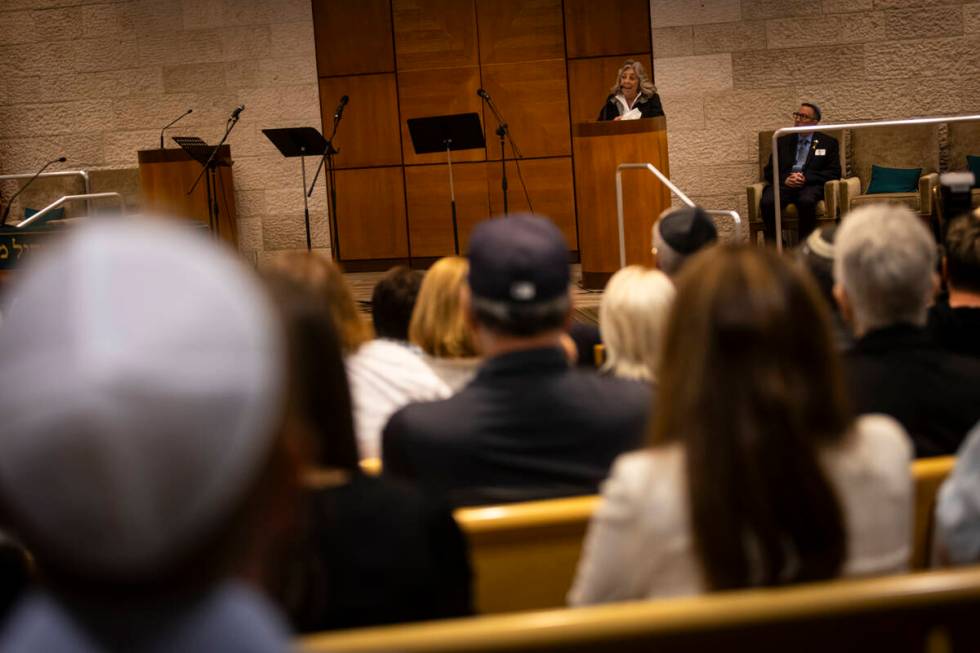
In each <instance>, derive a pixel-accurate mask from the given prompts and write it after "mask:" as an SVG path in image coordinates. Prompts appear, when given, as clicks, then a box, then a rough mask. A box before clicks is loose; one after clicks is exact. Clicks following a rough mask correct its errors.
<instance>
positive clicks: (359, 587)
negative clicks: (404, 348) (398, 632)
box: [270, 270, 472, 633]
mask: <svg viewBox="0 0 980 653" xmlns="http://www.w3.org/2000/svg"><path fill="white" fill-rule="evenodd" d="M405 277H406V275H405V272H404V270H400V271H393V272H392V273H390V274H389V275H388V276H387V277H386V280H388V281H391V280H392V279H397V278H401V279H402V281H403V282H408V281H409V280H408V279H406V278H405ZM383 283H384V282H383ZM391 285H393V286H395V287H396V288H397V287H401V284H400V283H393V284H391ZM409 285H410V284H409ZM270 286H271V289H272V291H273V293H274V294H275V296H276V298H277V300H278V303H279V304H280V307H281V309H282V311H283V313H284V318H285V323H286V330H287V335H288V339H289V344H290V359H291V368H292V374H291V384H290V386H291V387H290V396H291V399H292V401H293V404H294V412H295V413H296V414H297V415H298V416H299V417H300V418H301V419H302V420H303V421H304V423H305V426H306V430H307V432H308V433H309V434H310V436H311V438H310V441H309V444H308V448H309V449H310V453H311V456H310V465H309V467H308V469H307V471H306V474H305V477H304V478H305V486H306V494H305V501H304V502H303V504H302V505H303V510H302V513H301V514H302V518H301V519H300V523H299V528H298V529H297V531H296V532H295V533H294V534H293V536H292V537H291V538H290V539H289V540H288V542H287V543H286V544H285V545H284V546H283V548H282V549H281V550H279V551H277V552H276V555H275V556H274V559H273V560H274V563H275V564H274V565H272V573H271V574H270V587H271V588H273V595H274V596H276V597H277V598H278V600H279V601H280V602H281V603H282V604H283V605H284V606H285V608H286V610H287V613H288V614H289V617H290V619H291V621H292V623H293V626H294V628H296V630H298V631H300V632H304V633H306V632H314V631H318V630H327V629H333V628H350V627H357V626H369V625H376V624H388V623H397V622H402V621H415V620H420V619H436V618H442V617H452V616H459V615H464V614H470V613H471V612H472V606H471V600H470V570H469V562H468V559H467V552H466V542H465V540H464V539H463V535H462V533H461V532H460V531H459V528H458V527H457V526H456V522H455V521H454V520H453V517H452V514H451V513H450V511H449V508H448V507H447V506H445V505H438V504H434V503H432V502H431V501H429V500H426V499H424V498H423V496H422V495H421V494H420V493H419V492H418V491H417V490H416V489H415V488H414V487H412V486H409V485H406V484H403V483H399V482H396V481H394V480H391V479H389V478H387V477H381V478H378V477H369V476H365V475H364V474H362V473H361V470H360V467H359V465H358V455H357V445H356V442H355V438H354V429H353V421H352V415H351V403H350V395H349V393H348V388H347V377H346V375H345V373H344V363H343V361H342V359H341V354H340V348H339V346H338V343H337V337H336V335H335V333H334V330H333V326H332V325H331V320H330V314H329V313H328V312H327V310H326V307H325V306H323V304H322V303H320V302H318V301H317V299H316V297H315V296H313V295H311V294H310V293H309V292H308V290H307V289H304V288H302V287H299V286H297V285H295V284H293V283H290V282H287V281H285V280H283V279H276V278H273V279H271V280H270ZM391 290H392V289H391V288H389V290H388V291H384V290H383V291H382V292H381V293H380V294H381V295H384V294H385V293H386V292H389V291H391ZM378 295H379V293H378V292H375V297H376V298H377V297H378ZM382 313H384V311H382ZM378 326H379V327H380V331H379V332H380V333H385V332H386V327H385V326H384V320H382V321H381V323H380V324H378Z"/></svg>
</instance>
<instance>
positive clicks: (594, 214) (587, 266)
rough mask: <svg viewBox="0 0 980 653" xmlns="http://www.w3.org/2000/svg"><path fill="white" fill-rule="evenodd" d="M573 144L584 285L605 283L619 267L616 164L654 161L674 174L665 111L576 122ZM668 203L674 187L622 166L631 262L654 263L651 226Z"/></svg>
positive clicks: (665, 173)
mask: <svg viewBox="0 0 980 653" xmlns="http://www.w3.org/2000/svg"><path fill="white" fill-rule="evenodd" d="M572 148H573V150H574V154H575V200H576V203H577V205H578V225H579V234H578V237H579V241H578V242H579V255H580V256H581V260H582V285H583V286H585V287H586V288H603V287H604V286H605V285H606V282H607V281H608V280H609V277H611V276H612V275H613V273H614V272H616V270H618V269H619V230H618V227H617V224H616V166H618V165H619V164H621V163H652V164H653V165H654V166H656V167H657V169H658V170H660V171H661V172H663V173H664V175H667V176H670V168H669V166H668V162H667V123H666V120H665V119H664V118H663V117H662V116H661V117H658V118H645V119H640V120H622V121H620V120H616V121H609V122H583V123H578V124H576V125H575V126H574V128H573V130H572ZM669 206H670V191H669V190H668V189H667V187H666V186H664V185H663V184H662V183H660V181H659V180H658V179H657V178H656V177H654V176H653V175H651V174H650V173H649V172H647V171H645V170H624V171H623V225H624V233H625V239H626V263H627V264H633V263H638V264H642V265H652V264H653V255H652V254H651V253H650V248H651V240H650V238H651V232H650V229H651V227H652V226H653V223H654V222H655V221H656V219H657V216H659V215H660V213H661V212H662V211H663V210H664V209H666V208H668V207H669Z"/></svg>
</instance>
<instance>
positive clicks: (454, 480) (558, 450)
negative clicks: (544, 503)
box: [382, 348, 652, 506]
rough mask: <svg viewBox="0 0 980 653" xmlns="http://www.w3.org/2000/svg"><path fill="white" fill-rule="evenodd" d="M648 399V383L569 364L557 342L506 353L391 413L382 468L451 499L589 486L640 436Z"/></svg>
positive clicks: (484, 499)
mask: <svg viewBox="0 0 980 653" xmlns="http://www.w3.org/2000/svg"><path fill="white" fill-rule="evenodd" d="M651 400H652V391H651V389H650V386H649V385H647V384H645V383H640V382H638V381H626V380H623V379H617V378H612V377H602V376H598V375H597V374H595V373H594V372H589V371H585V370H581V369H573V368H570V367H569V366H568V363H567V362H566V361H565V357H564V354H563V353H562V352H561V350H559V349H555V348H545V349H535V350H530V351H522V352H514V353H510V354H504V355H501V356H497V357H494V358H492V359H490V360H488V361H486V362H485V363H484V364H483V366H482V367H481V368H480V370H479V372H478V373H477V375H476V377H475V378H474V379H473V380H472V381H471V382H470V383H469V385H467V386H466V387H465V388H463V389H462V390H461V391H460V392H459V393H458V394H456V395H455V396H453V397H450V398H449V399H445V400H443V401H435V402H430V403H420V404H411V405H409V406H406V407H405V408H403V409H401V410H400V411H398V412H397V413H395V414H394V415H393V416H392V418H391V420H390V421H389V422H388V425H387V426H386V427H385V429H384V433H383V436H382V438H383V462H384V470H385V473H386V474H387V473H391V474H395V475H398V476H403V477H407V478H409V479H412V480H414V481H416V482H417V483H418V484H419V485H420V486H421V487H423V488H425V489H427V490H429V491H431V492H433V493H436V494H437V495H439V496H440V497H444V498H448V500H449V501H450V502H451V503H452V504H453V505H455V506H463V505H475V504H485V503H500V502H507V501H528V500H532V499H543V498H549V497H558V496H571V495H577V494H592V493H595V492H597V490H598V487H599V483H600V482H601V481H602V480H604V479H605V478H606V476H607V474H608V471H609V466H610V464H611V463H612V461H613V459H614V458H615V457H616V456H618V455H619V454H620V453H623V452H624V451H628V450H630V449H633V448H636V447H638V446H639V445H640V444H641V442H642V439H643V434H644V429H645V426H646V420H647V413H648V412H649V407H650V405H651Z"/></svg>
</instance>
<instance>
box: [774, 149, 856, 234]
mask: <svg viewBox="0 0 980 653" xmlns="http://www.w3.org/2000/svg"><path fill="white" fill-rule="evenodd" d="M798 139H799V134H787V135H786V136H783V137H781V138H780V139H779V140H778V141H777V142H776V146H777V147H778V149H779V183H780V186H779V204H780V206H782V208H783V210H785V209H786V205H787V204H795V205H796V213H797V216H798V218H799V228H800V232H799V240H800V241H801V242H802V241H803V239H804V238H806V237H807V236H808V235H809V234H810V232H811V231H813V229H814V228H815V227H816V226H817V203H818V202H820V200H822V199H823V186H824V183H826V182H828V181H830V180H831V179H840V176H841V169H840V147H839V146H838V144H837V139H836V138H834V137H833V136H828V135H827V134H824V133H823V132H814V133H813V140H811V141H810V149H809V151H808V152H807V156H806V161H805V162H804V164H803V176H804V177H805V178H806V182H805V183H804V184H803V186H801V187H799V188H790V187H788V186H786V184H785V181H786V178H787V177H788V176H789V175H790V172H792V170H793V164H794V163H795V162H796V144H797V142H798ZM765 178H766V181H767V182H769V185H768V186H766V188H765V190H763V191H762V202H761V205H760V211H761V213H762V222H763V226H764V227H765V231H766V240H768V241H770V242H772V240H773V239H774V238H775V236H776V203H775V198H774V195H775V193H773V189H772V156H771V155H770V156H769V163H767V164H766V169H765Z"/></svg>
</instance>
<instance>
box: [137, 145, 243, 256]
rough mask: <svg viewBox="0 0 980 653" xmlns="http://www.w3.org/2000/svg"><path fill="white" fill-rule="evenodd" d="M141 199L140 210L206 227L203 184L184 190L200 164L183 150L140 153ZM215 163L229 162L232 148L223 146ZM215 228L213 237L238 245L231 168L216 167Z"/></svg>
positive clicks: (143, 151) (195, 175)
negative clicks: (216, 217) (183, 219)
mask: <svg viewBox="0 0 980 653" xmlns="http://www.w3.org/2000/svg"><path fill="white" fill-rule="evenodd" d="M138 156H139V171H140V196H141V200H142V205H143V208H144V209H146V210H147V211H149V212H153V213H161V214H164V215H168V216H175V217H178V218H189V219H192V220H197V221H199V222H201V223H202V224H203V225H204V226H207V225H208V197H207V190H206V188H205V185H204V181H203V180H202V181H201V183H199V184H198V185H197V188H195V189H194V192H193V193H191V194H190V195H188V194H187V191H188V190H190V188H191V186H192V185H193V184H194V180H195V179H197V176H198V175H199V174H200V173H201V164H200V163H198V162H197V161H195V160H194V159H192V158H191V156H190V155H189V154H188V153H187V152H185V151H184V150H178V149H164V150H161V149H156V148H154V149H152V150H140V151H139V152H138ZM215 159H216V160H221V161H227V162H228V163H229V164H230V162H231V148H230V147H229V146H228V145H222V146H221V148H220V149H219V150H218V154H217V156H216V157H215ZM216 176H217V182H218V183H217V184H216V186H217V192H218V206H219V208H220V210H219V212H218V225H217V227H218V228H217V231H218V233H217V234H215V235H216V236H220V237H221V239H222V240H225V241H227V242H228V243H229V244H231V245H232V246H234V247H237V246H238V227H237V223H238V213H237V212H236V211H235V185H234V183H233V178H232V174H231V166H230V165H219V166H218V168H217V175H216Z"/></svg>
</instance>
